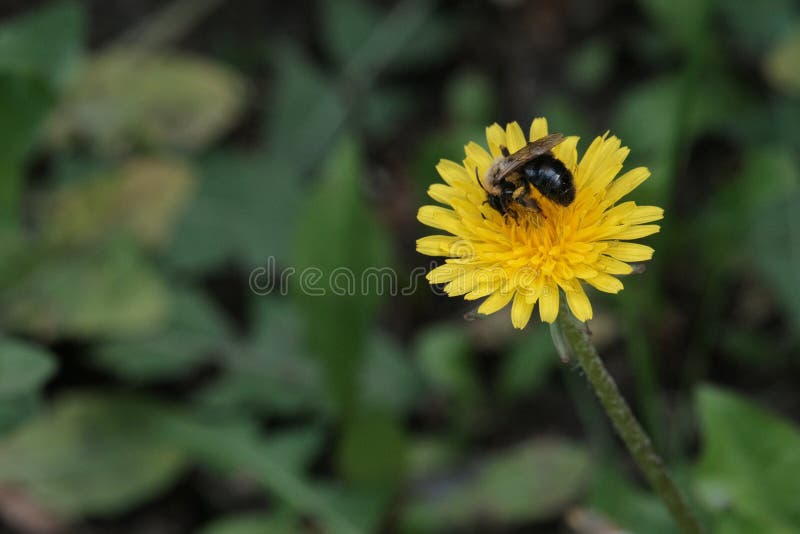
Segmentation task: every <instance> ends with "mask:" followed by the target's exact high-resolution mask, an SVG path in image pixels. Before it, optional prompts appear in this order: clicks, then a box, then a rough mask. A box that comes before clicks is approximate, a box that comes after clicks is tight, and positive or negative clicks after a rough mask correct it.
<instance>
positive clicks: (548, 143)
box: [497, 133, 564, 177]
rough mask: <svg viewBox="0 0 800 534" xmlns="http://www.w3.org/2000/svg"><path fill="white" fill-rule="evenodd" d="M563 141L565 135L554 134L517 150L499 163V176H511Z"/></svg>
mask: <svg viewBox="0 0 800 534" xmlns="http://www.w3.org/2000/svg"><path fill="white" fill-rule="evenodd" d="M563 140H564V136H563V135H561V134H560V133H554V134H550V135H547V136H545V137H542V138H541V139H537V140H536V141H531V142H530V143H528V144H527V145H525V146H524V147H522V148H521V149H520V150H517V151H516V152H514V153H513V154H511V155H509V156H507V157H506V158H504V159H503V160H502V161H500V162H499V163H498V167H499V172H498V173H497V176H498V177H504V176H507V175H509V174H511V173H512V172H514V171H516V170H517V169H519V168H520V167H522V166H523V165H525V164H526V163H528V162H529V161H530V160H532V159H533V158H535V157H537V156H541V155H542V154H546V153H548V152H550V150H552V149H553V147H554V146H556V145H558V144H559V143H560V142H561V141H563Z"/></svg>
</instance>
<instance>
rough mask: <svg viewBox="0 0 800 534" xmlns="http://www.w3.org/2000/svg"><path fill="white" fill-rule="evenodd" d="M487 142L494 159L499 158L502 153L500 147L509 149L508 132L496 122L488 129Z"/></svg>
mask: <svg viewBox="0 0 800 534" xmlns="http://www.w3.org/2000/svg"><path fill="white" fill-rule="evenodd" d="M486 141H487V142H488V144H489V150H490V151H491V153H492V157H495V158H499V157H500V156H501V155H502V153H501V151H500V147H506V148H508V141H506V131H505V130H503V127H502V126H500V125H499V124H497V123H496V122H495V123H494V124H492V125H491V126H488V127H487V128H486Z"/></svg>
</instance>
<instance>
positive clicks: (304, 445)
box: [264, 425, 325, 473]
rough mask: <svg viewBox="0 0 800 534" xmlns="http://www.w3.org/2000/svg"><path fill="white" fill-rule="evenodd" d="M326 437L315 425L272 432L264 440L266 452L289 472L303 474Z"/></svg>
mask: <svg viewBox="0 0 800 534" xmlns="http://www.w3.org/2000/svg"><path fill="white" fill-rule="evenodd" d="M324 437H325V436H324V434H323V432H322V428H320V427H318V426H314V425H308V426H305V427H300V428H296V429H289V430H281V431H277V432H272V433H271V434H269V435H268V436H267V438H266V439H265V440H264V451H265V454H266V455H267V456H269V457H270V458H272V459H273V460H275V461H277V462H280V464H281V465H283V466H284V467H286V468H287V469H288V470H291V471H294V472H297V473H302V472H303V471H304V470H305V469H306V467H308V464H309V463H310V462H311V460H312V459H313V458H314V455H316V454H317V453H318V452H319V450H320V447H321V446H322V439H323V438H324Z"/></svg>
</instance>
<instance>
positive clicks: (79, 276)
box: [0, 240, 170, 338]
mask: <svg viewBox="0 0 800 534" xmlns="http://www.w3.org/2000/svg"><path fill="white" fill-rule="evenodd" d="M31 254H33V255H34V257H33V259H32V260H31V261H32V263H33V265H32V266H31V267H30V268H29V270H28V271H27V272H26V273H25V274H24V276H22V277H21V278H20V279H18V280H16V282H15V283H14V285H13V287H8V288H7V289H6V290H5V291H3V292H2V293H0V322H2V324H3V325H4V326H5V327H6V328H8V329H9V330H13V331H18V332H25V333H29V334H34V335H38V336H42V337H45V338H47V337H57V336H76V337H81V336H96V335H108V336H113V335H116V336H123V337H124V336H128V335H133V334H137V333H140V332H143V331H151V330H154V329H155V328H156V327H157V325H159V324H160V323H161V322H162V320H163V319H164V318H165V317H166V315H167V310H168V307H169V301H170V296H169V293H168V290H167V288H166V286H165V285H164V281H163V280H162V278H161V276H160V275H159V274H158V272H157V271H155V270H154V269H153V268H152V266H150V265H148V264H147V262H146V261H145V260H144V258H143V257H142V256H141V254H140V252H139V251H138V249H137V248H136V247H135V246H133V245H132V244H131V243H130V242H129V241H120V240H115V241H113V242H111V243H109V244H108V246H106V247H104V248H99V249H89V250H64V251H58V252H55V253H53V254H52V255H49V254H48V255H44V256H39V253H38V252H37V251H33V252H31ZM37 256H38V257H37ZM76 302H80V303H81V305H80V306H77V307H76V306H75V305H74V303H76Z"/></svg>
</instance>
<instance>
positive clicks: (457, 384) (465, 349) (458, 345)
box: [414, 325, 480, 406]
mask: <svg viewBox="0 0 800 534" xmlns="http://www.w3.org/2000/svg"><path fill="white" fill-rule="evenodd" d="M414 352H415V353H416V355H417V365H418V366H419V369H420V373H421V374H422V376H423V378H424V379H425V380H426V381H427V382H428V384H430V387H432V388H433V389H434V390H438V391H441V392H442V393H445V394H446V395H449V396H451V397H452V398H453V399H454V400H456V401H458V402H459V403H461V405H462V406H466V405H468V404H471V403H473V402H475V401H476V400H477V397H478V395H479V394H480V387H479V385H478V382H477V380H476V378H475V372H474V371H473V370H472V369H471V365H470V360H469V341H468V340H467V338H466V337H465V336H464V330H463V329H462V328H459V327H458V326H455V325H439V326H434V327H431V328H429V329H427V330H425V331H423V332H421V333H420V334H419V336H418V337H417V339H416V340H415V349H414Z"/></svg>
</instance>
